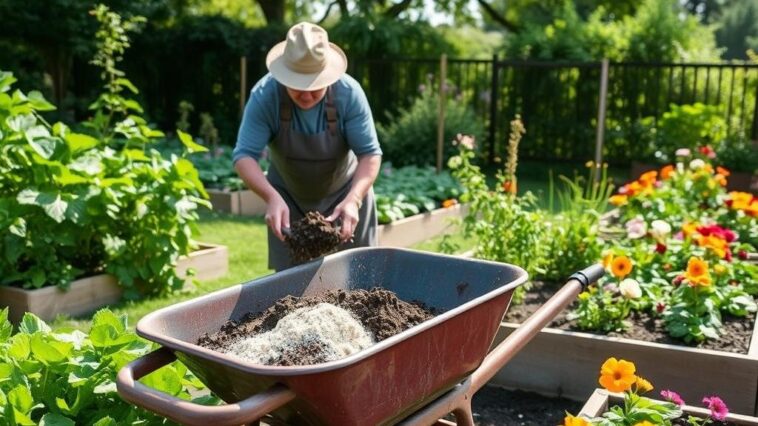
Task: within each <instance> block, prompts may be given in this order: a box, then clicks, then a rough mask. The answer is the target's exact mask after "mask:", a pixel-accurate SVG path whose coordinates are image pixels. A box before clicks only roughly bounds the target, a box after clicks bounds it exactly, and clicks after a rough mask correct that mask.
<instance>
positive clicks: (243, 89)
mask: <svg viewBox="0 0 758 426" xmlns="http://www.w3.org/2000/svg"><path fill="white" fill-rule="evenodd" d="M246 102H247V56H241V57H240V117H242V114H244V113H245V103H246Z"/></svg>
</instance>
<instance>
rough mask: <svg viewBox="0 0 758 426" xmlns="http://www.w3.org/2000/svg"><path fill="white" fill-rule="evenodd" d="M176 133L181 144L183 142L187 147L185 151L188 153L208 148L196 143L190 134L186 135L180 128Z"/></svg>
mask: <svg viewBox="0 0 758 426" xmlns="http://www.w3.org/2000/svg"><path fill="white" fill-rule="evenodd" d="M176 134H177V135H179V140H180V141H182V144H184V146H185V147H187V151H189V153H190V154H192V153H195V152H206V151H208V148H206V147H204V146H202V145H200V144H199V143H196V142H195V141H194V140H192V136H190V135H188V134H187V133H184V132H182V131H181V130H177V131H176Z"/></svg>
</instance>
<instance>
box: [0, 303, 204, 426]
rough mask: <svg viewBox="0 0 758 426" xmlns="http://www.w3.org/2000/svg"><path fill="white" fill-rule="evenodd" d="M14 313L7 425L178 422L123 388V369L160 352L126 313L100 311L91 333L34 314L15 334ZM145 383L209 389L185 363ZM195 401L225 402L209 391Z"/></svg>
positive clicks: (4, 345) (4, 341)
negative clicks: (126, 396) (55, 326)
mask: <svg viewBox="0 0 758 426" xmlns="http://www.w3.org/2000/svg"><path fill="white" fill-rule="evenodd" d="M7 318H8V309H7V308H6V309H4V310H2V311H0V367H2V368H0V411H1V412H2V413H3V415H2V418H0V425H3V426H5V425H36V424H46V425H52V424H55V425H74V424H87V425H97V426H115V425H122V424H171V423H170V422H169V421H168V420H166V419H164V418H162V417H160V416H158V415H155V414H153V413H150V412H147V411H145V410H143V409H141V408H137V407H136V406H134V405H133V404H130V403H128V402H126V401H124V400H123V399H121V397H120V396H119V395H118V394H117V393H116V382H115V381H116V375H117V374H118V371H119V370H120V369H121V367H123V366H125V365H126V364H127V363H129V362H131V361H133V360H135V359H137V358H138V357H140V356H143V355H146V354H147V353H148V352H150V351H151V350H152V345H151V344H150V343H149V342H146V341H145V340H142V339H140V338H139V337H138V336H137V335H136V334H135V333H134V332H133V331H130V330H129V329H128V328H127V324H126V317H124V316H121V317H119V316H116V315H115V314H113V313H112V312H111V311H109V310H102V311H100V312H98V313H96V314H95V316H94V317H93V319H92V324H91V329H90V332H89V334H86V333H82V332H81V331H79V330H71V331H64V330H59V331H56V332H53V331H52V330H51V329H50V327H49V326H48V325H47V324H46V323H45V322H44V321H42V320H40V319H39V318H37V317H36V316H34V315H33V314H30V313H27V314H25V315H24V318H23V320H22V321H21V323H20V324H19V327H18V330H17V332H16V333H14V332H13V326H12V325H11V324H10V323H9V322H8V320H7ZM142 383H144V384H145V385H147V386H149V387H151V388H154V389H157V390H159V391H161V392H164V393H168V394H170V395H173V396H176V397H179V398H183V399H187V400H189V399H190V398H191V397H190V394H189V389H191V388H196V389H201V388H203V387H204V386H203V384H202V383H201V382H200V381H199V380H198V379H197V378H195V377H194V376H193V375H192V374H191V373H190V372H189V371H188V370H187V367H185V366H184V365H183V364H181V363H179V362H174V363H172V364H170V365H169V366H166V367H165V368H163V369H161V370H160V373H158V374H151V375H148V376H147V377H146V378H145V379H143V380H142ZM194 402H196V403H203V404H215V403H218V400H217V399H216V398H215V397H211V396H206V397H200V398H197V399H195V400H194Z"/></svg>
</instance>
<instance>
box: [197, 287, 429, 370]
mask: <svg viewBox="0 0 758 426" xmlns="http://www.w3.org/2000/svg"><path fill="white" fill-rule="evenodd" d="M320 303H330V304H332V305H335V306H338V307H340V308H343V309H345V310H347V311H349V312H350V313H351V314H352V315H353V316H355V318H356V319H357V320H358V321H359V322H360V323H361V324H362V325H363V326H364V327H365V328H366V329H367V330H368V331H369V332H370V333H371V335H372V337H373V338H374V341H375V342H377V343H378V342H381V341H382V340H384V339H387V338H388V337H391V336H394V335H395V334H398V333H400V332H402V331H404V330H406V329H408V328H410V327H413V326H415V325H417V324H420V323H422V322H424V321H426V320H428V319H430V318H432V317H434V313H433V312H431V311H430V310H428V309H426V308H424V307H423V306H421V305H420V304H416V303H408V302H404V301H402V300H400V299H398V298H397V296H396V295H395V293H393V292H391V291H389V290H385V289H380V288H374V289H372V290H351V291H343V290H332V291H328V292H325V293H322V294H320V295H318V296H312V297H294V296H286V297H284V298H282V299H280V300H278V301H277V302H276V303H275V304H274V305H273V306H271V307H270V308H268V309H267V310H265V311H264V312H263V313H255V312H250V313H247V314H246V315H245V316H244V317H243V318H242V319H241V320H240V321H239V322H237V321H232V320H230V321H227V323H226V324H224V325H223V326H222V327H221V330H219V331H218V332H216V333H214V334H206V335H203V336H201V337H200V339H199V340H198V344H199V345H200V346H203V347H206V348H209V349H212V350H216V351H220V352H225V351H226V348H228V347H229V345H230V344H232V343H233V342H236V341H238V340H241V339H243V338H247V337H251V336H255V335H257V334H261V333H265V332H267V331H270V330H272V329H273V328H274V327H275V326H276V324H277V323H278V322H279V320H280V319H281V318H283V317H285V316H286V315H288V314H290V313H292V312H293V311H295V310H296V309H299V308H305V307H311V306H316V305H318V304H320ZM315 349H317V348H315ZM315 349H314V348H312V347H305V346H301V347H298V348H297V350H295V351H290V352H288V353H286V354H283V356H282V357H281V358H280V359H279V360H278V361H277V362H276V363H275V364H273V365H311V364H317V363H319V362H323V360H322V359H320V352H319V351H318V350H315Z"/></svg>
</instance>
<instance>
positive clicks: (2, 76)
mask: <svg viewBox="0 0 758 426" xmlns="http://www.w3.org/2000/svg"><path fill="white" fill-rule="evenodd" d="M16 81H17V80H16V77H14V76H13V73H11V72H8V71H0V93H5V92H7V91H8V90H10V88H11V85H12V84H13V83H15V82H16Z"/></svg>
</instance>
